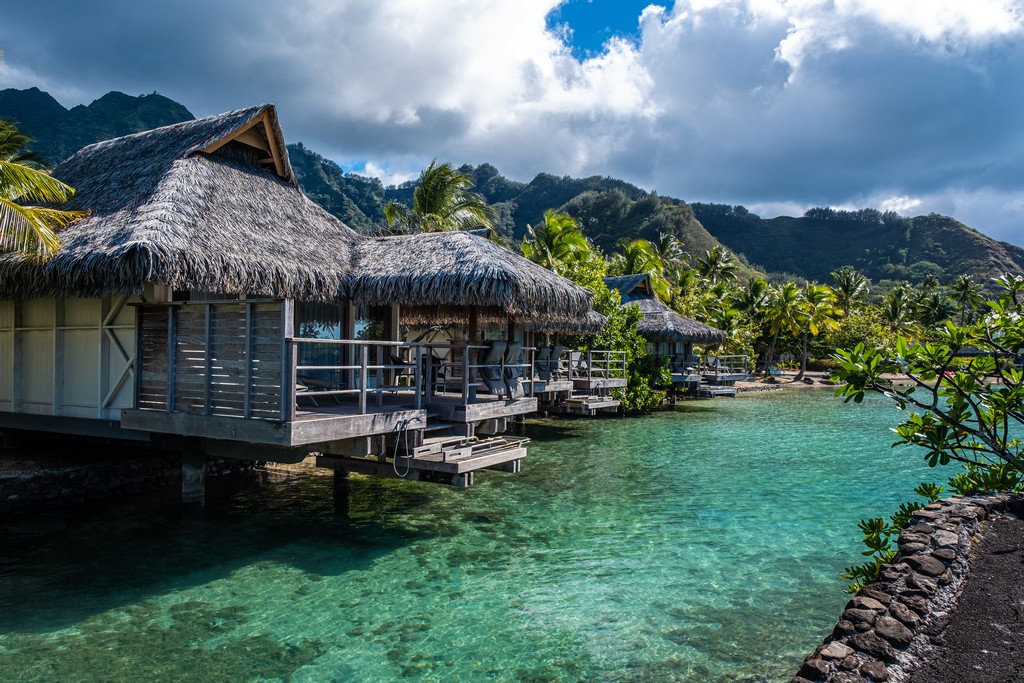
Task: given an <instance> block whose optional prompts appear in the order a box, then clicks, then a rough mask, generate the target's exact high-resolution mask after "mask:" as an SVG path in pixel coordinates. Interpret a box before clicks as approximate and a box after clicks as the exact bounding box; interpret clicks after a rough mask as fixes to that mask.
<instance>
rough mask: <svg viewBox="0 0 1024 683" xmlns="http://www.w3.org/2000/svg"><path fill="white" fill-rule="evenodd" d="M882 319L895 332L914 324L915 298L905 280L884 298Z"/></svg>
mask: <svg viewBox="0 0 1024 683" xmlns="http://www.w3.org/2000/svg"><path fill="white" fill-rule="evenodd" d="M881 313H882V320H883V321H885V324H886V325H887V326H888V327H889V329H890V330H892V331H893V332H900V331H903V330H904V329H906V328H907V327H909V326H910V325H912V324H913V320H912V318H913V315H914V300H913V296H912V295H911V290H910V285H908V284H907V283H905V282H901V283H900V284H898V285H896V286H895V287H893V288H892V289H891V290H889V292H888V293H887V294H886V295H885V296H884V297H883V298H882V306H881Z"/></svg>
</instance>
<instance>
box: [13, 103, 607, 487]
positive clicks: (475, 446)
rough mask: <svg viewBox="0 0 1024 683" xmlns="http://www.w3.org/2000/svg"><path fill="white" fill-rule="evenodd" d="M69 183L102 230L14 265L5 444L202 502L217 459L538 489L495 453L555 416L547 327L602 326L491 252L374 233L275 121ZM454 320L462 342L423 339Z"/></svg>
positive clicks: (466, 238) (116, 152)
mask: <svg viewBox="0 0 1024 683" xmlns="http://www.w3.org/2000/svg"><path fill="white" fill-rule="evenodd" d="M54 175H55V176H57V177H58V178H60V179H62V180H64V181H65V182H67V183H69V184H70V185H72V186H73V187H75V188H77V190H78V195H77V197H76V198H75V199H74V200H73V202H72V204H71V205H69V208H80V209H89V210H90V211H91V214H90V215H89V216H88V217H86V218H84V219H82V220H80V221H77V222H76V223H74V224H73V225H71V226H69V227H68V228H67V229H66V230H65V231H64V232H63V233H62V239H63V243H64V246H63V248H62V249H61V250H60V252H58V253H57V254H56V255H55V256H54V257H53V258H52V259H50V260H49V261H47V262H46V263H44V264H39V263H35V262H32V261H30V260H26V259H23V258H21V257H18V256H15V255H4V256H2V257H0V366H2V367H3V368H4V371H3V372H2V373H0V429H2V430H3V431H4V432H5V433H10V432H15V433H16V432H58V433H67V434H77V435H87V436H97V437H108V438H109V437H115V438H121V439H136V440H139V441H144V442H148V443H150V444H152V445H155V446H157V447H160V448H166V449H174V450H179V451H181V452H182V453H183V468H182V472H183V492H184V493H185V495H186V497H189V496H192V497H196V496H199V497H201V495H202V489H203V487H202V470H203V468H202V463H203V459H204V458H205V457H206V456H213V455H219V456H225V457H236V458H246V459H263V460H274V461H278V462H294V461H297V460H298V459H301V458H302V457H304V456H305V455H306V454H307V453H309V452H312V451H315V452H319V453H322V454H323V458H322V462H321V464H323V465H324V466H329V467H333V468H336V469H338V470H342V471H346V472H347V471H362V472H369V473H375V474H392V475H404V476H408V477H410V478H419V479H427V480H432V481H440V482H444V483H450V484H456V485H463V486H465V485H469V484H471V483H472V480H473V473H474V472H475V471H476V470H478V469H481V468H498V469H505V470H511V471H517V470H518V468H519V461H520V459H521V458H522V457H523V456H524V455H525V448H524V444H523V440H521V439H506V438H503V437H499V436H491V435H496V434H499V433H500V432H501V431H502V430H503V428H504V426H505V423H506V422H507V420H508V419H509V418H511V417H515V416H517V415H521V414H523V413H527V412H532V411H533V410H535V409H536V402H537V401H536V398H534V397H533V396H531V395H530V394H531V392H532V383H530V382H526V381H521V380H520V378H526V377H530V376H531V375H532V372H533V370H532V367H530V365H529V363H530V362H531V361H532V354H533V350H532V348H530V347H528V346H527V344H528V343H530V342H531V341H532V340H531V338H530V335H531V334H532V332H531V330H532V329H534V328H535V327H536V328H538V329H540V328H543V326H544V325H558V324H572V323H573V321H577V322H583V323H585V322H586V321H587V320H589V315H590V313H591V308H590V295H589V292H587V291H586V290H584V289H582V288H580V287H578V286H576V285H574V284H572V283H570V282H568V281H566V280H564V279H562V278H560V277H557V276H555V275H554V274H552V273H550V272H549V271H547V270H544V269H542V268H540V267H538V266H535V265H534V264H531V263H529V262H528V261H526V260H525V259H522V258H520V257H517V256H516V255H514V254H512V253H510V252H508V251H507V250H505V249H503V248H502V247H500V246H498V245H496V244H493V243H491V242H489V241H487V240H485V239H483V238H481V237H478V236H475V235H469V234H443V235H419V236H415V237H396V238H382V239H370V238H365V237H362V236H360V235H357V234H356V233H354V232H353V231H352V230H350V229H349V228H348V227H346V226H345V225H344V224H342V223H341V222H340V221H338V220H336V219H335V218H334V217H332V216H330V215H329V214H327V213H326V212H325V211H324V210H322V209H321V208H320V207H319V206H317V205H315V204H314V203H313V202H311V201H310V200H308V199H307V198H306V197H305V195H303V194H302V192H301V191H300V190H299V188H298V185H297V183H296V182H295V178H294V175H293V173H292V169H291V166H290V164H289V161H288V156H287V151H286V149H285V145H284V139H283V137H282V135H281V131H280V128H279V126H278V123H277V117H276V113H275V111H274V108H273V107H272V106H262V107H253V108H250V109H245V110H239V111H236V112H231V113H228V114H223V115H220V116H214V117H209V118H206V119H200V120H197V121H190V122H186V123H181V124H177V125H173V126H168V127H165V128H161V129H157V130H154V131H149V132H146V133H140V134H136V135H131V136H127V137H123V138H118V139H115V140H109V141H106V142H101V143H98V144H95V145H91V146H89V147H87V148H85V149H83V150H82V151H80V152H79V153H78V154H76V155H75V156H74V157H72V158H71V159H69V160H68V161H66V162H64V163H63V164H61V166H60V167H58V168H57V169H56V170H55V171H54ZM446 317H447V318H451V319H456V318H457V319H459V320H464V321H465V326H464V327H465V329H464V332H463V334H462V336H461V337H460V338H453V339H452V340H451V341H450V343H446V344H438V343H435V344H433V345H423V344H419V343H415V344H414V343H410V342H409V341H408V340H407V339H408V333H409V331H410V326H411V325H415V324H417V320H418V321H420V322H423V321H428V320H429V321H430V323H431V324H437V322H447V320H446ZM438 422H441V424H438ZM453 427H454V428H453ZM477 434H480V435H482V436H484V437H486V438H483V439H480V438H477Z"/></svg>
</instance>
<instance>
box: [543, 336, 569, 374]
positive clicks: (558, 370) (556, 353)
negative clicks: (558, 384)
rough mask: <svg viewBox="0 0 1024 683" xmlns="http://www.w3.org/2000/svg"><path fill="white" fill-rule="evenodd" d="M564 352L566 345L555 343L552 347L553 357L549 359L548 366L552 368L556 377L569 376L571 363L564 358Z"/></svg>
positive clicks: (552, 372)
mask: <svg viewBox="0 0 1024 683" xmlns="http://www.w3.org/2000/svg"><path fill="white" fill-rule="evenodd" d="M563 353H565V347H564V346H561V345H560V344H555V345H554V346H552V347H551V359H550V360H549V361H548V366H549V367H550V368H551V374H552V375H554V377H555V379H561V378H562V377H567V376H568V374H569V365H568V364H567V363H565V362H564V361H563V360H562V354H563Z"/></svg>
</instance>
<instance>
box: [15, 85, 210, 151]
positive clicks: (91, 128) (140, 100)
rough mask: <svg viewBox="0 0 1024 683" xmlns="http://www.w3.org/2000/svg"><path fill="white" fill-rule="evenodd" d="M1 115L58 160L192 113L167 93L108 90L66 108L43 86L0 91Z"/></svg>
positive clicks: (183, 119)
mask: <svg viewBox="0 0 1024 683" xmlns="http://www.w3.org/2000/svg"><path fill="white" fill-rule="evenodd" d="M0 118H5V119H12V120H14V121H15V122H16V123H17V124H18V128H19V129H20V130H21V131H22V132H24V133H26V134H27V135H29V136H31V137H33V138H35V140H36V142H35V144H34V145H33V146H32V147H33V149H34V150H35V151H36V152H38V153H40V154H42V155H43V156H44V157H46V158H47V159H49V160H50V161H51V162H53V163H55V164H56V163H59V162H61V161H63V160H64V159H66V158H68V157H69V156H71V155H72V154H74V153H75V152H77V151H78V150H79V149H81V148H82V147H85V146H86V145H91V144H92V143H94V142H99V141H100V140H109V139H110V138H116V137H120V136H122V135H128V134H130V133H138V132H139V131H143V130H150V129H151V128H159V127H160V126H166V125H169V124H172V123H179V122H181V121H188V120H190V119H192V118H195V117H193V116H192V113H191V112H189V110H188V109H186V108H185V107H184V106H182V105H180V104H178V103H177V102H175V101H174V100H171V99H168V98H166V97H164V96H163V95H158V94H156V93H153V94H151V95H140V96H139V97H132V96H130V95H125V94H124V93H120V92H108V93H107V94H106V95H104V96H103V97H101V98H99V99H98V100H96V101H94V102H93V103H92V104H90V105H88V106H85V105H81V104H80V105H78V106H76V107H72V108H71V109H65V108H64V107H63V105H61V104H60V102H58V101H57V100H55V99H53V97H51V96H50V95H49V94H47V93H45V92H43V91H41V90H39V89H38V88H29V89H28V90H15V89H13V88H8V89H7V90H0Z"/></svg>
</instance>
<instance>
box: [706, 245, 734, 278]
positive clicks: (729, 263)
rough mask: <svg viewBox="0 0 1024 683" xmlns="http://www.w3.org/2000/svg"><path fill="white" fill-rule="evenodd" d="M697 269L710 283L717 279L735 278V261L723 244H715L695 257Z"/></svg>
mask: <svg viewBox="0 0 1024 683" xmlns="http://www.w3.org/2000/svg"><path fill="white" fill-rule="evenodd" d="M696 266H697V270H698V272H700V274H701V275H703V276H704V277H705V278H707V279H708V281H709V282H711V284H715V283H716V282H718V281H719V280H733V279H735V278H736V261H735V260H734V259H733V257H732V254H731V253H729V250H728V249H726V248H725V247H723V246H717V247H713V248H711V249H709V250H708V251H705V252H704V255H703V256H699V257H698V258H697V264H696Z"/></svg>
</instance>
